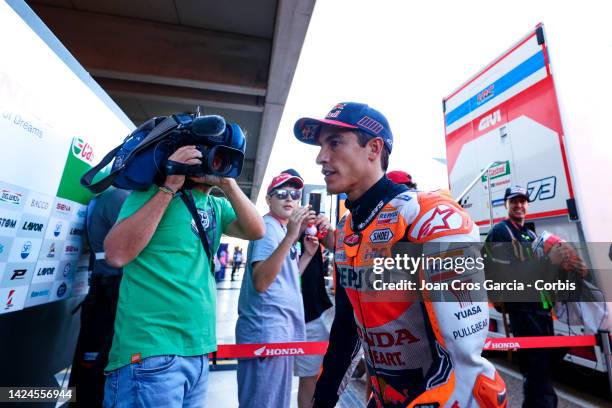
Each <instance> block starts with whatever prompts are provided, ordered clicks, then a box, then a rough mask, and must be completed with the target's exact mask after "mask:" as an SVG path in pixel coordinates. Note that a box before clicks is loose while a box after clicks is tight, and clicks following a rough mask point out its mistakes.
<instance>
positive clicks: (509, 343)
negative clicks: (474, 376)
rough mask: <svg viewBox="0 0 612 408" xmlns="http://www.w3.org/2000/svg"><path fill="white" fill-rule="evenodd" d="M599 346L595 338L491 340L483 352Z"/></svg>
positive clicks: (508, 338)
mask: <svg viewBox="0 0 612 408" xmlns="http://www.w3.org/2000/svg"><path fill="white" fill-rule="evenodd" d="M596 344H597V340H596V338H595V336H538V337H505V338H490V339H487V341H486V342H485V344H484V347H483V350H492V351H506V350H515V349H534V348H561V347H591V346H595V345H596Z"/></svg>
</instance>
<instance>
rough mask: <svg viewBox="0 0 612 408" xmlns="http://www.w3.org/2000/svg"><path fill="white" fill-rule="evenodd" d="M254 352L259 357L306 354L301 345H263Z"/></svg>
mask: <svg viewBox="0 0 612 408" xmlns="http://www.w3.org/2000/svg"><path fill="white" fill-rule="evenodd" d="M264 352H265V354H264ZM253 354H254V355H256V356H257V357H269V356H296V355H301V354H304V349H303V348H301V347H292V348H268V346H263V347H260V348H258V349H256V350H255V351H253Z"/></svg>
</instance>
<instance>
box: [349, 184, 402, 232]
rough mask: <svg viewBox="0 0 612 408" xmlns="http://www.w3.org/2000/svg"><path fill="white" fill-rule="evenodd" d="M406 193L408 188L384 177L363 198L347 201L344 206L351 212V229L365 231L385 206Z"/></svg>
mask: <svg viewBox="0 0 612 408" xmlns="http://www.w3.org/2000/svg"><path fill="white" fill-rule="evenodd" d="M404 191H408V188H407V187H406V186H404V185H401V184H395V183H393V182H392V181H391V180H389V179H388V178H387V176H386V175H383V176H382V177H381V178H380V180H378V181H377V182H376V183H375V184H374V185H373V186H372V187H370V188H369V189H368V190H367V191H366V192H365V193H363V195H362V196H361V197H359V198H358V199H356V200H353V201H349V200H346V202H345V203H344V205H345V206H346V208H348V209H349V210H350V212H351V229H352V230H353V231H361V230H363V229H364V228H365V227H367V226H368V225H369V224H370V222H372V220H373V219H374V217H375V216H376V214H378V212H379V211H380V210H381V209H382V208H383V207H384V206H385V204H387V203H388V202H389V201H391V200H392V199H393V198H394V197H395V196H397V195H398V194H400V193H402V192H404Z"/></svg>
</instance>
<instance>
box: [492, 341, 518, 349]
mask: <svg viewBox="0 0 612 408" xmlns="http://www.w3.org/2000/svg"><path fill="white" fill-rule="evenodd" d="M518 348H521V345H520V344H519V343H517V342H514V341H505V342H499V343H493V342H492V341H491V340H489V341H487V342H486V343H485V344H484V349H485V350H508V349H518Z"/></svg>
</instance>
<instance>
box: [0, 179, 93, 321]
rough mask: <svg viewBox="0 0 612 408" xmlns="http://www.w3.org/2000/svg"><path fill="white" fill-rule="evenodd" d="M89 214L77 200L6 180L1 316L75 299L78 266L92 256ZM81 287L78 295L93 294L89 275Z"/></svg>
mask: <svg viewBox="0 0 612 408" xmlns="http://www.w3.org/2000/svg"><path fill="white" fill-rule="evenodd" d="M85 213H86V206H85V205H83V204H80V203H78V202H76V201H71V200H66V199H63V198H59V197H52V196H49V195H46V194H42V193H39V192H36V191H28V190H26V189H24V188H22V187H19V186H16V185H13V184H9V183H5V182H2V181H0V314H2V313H10V312H15V311H18V310H21V309H23V308H25V307H31V306H37V305H41V304H44V303H48V302H54V301H56V300H62V299H66V298H68V297H69V296H71V295H72V293H71V291H72V288H73V286H74V284H73V280H74V278H75V271H76V270H77V263H79V261H80V258H84V257H86V256H84V255H83V254H82V251H83V244H82V238H83V231H84V222H85ZM83 262H85V264H86V260H84V261H83ZM85 269H87V268H85ZM85 275H86V272H85ZM78 287H79V292H78V293H77V294H78V295H82V294H84V293H87V285H86V278H84V277H83V276H79V284H78Z"/></svg>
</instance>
